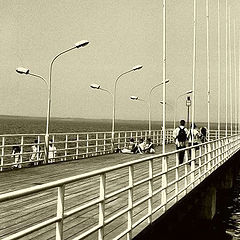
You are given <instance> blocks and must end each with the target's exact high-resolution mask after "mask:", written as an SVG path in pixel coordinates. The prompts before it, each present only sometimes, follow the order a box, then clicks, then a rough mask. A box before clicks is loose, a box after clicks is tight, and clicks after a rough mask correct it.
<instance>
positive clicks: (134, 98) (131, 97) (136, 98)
mask: <svg viewBox="0 0 240 240" xmlns="http://www.w3.org/2000/svg"><path fill="white" fill-rule="evenodd" d="M130 99H131V100H138V97H137V96H130Z"/></svg>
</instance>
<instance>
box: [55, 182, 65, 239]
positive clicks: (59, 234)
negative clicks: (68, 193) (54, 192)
mask: <svg viewBox="0 0 240 240" xmlns="http://www.w3.org/2000/svg"><path fill="white" fill-rule="evenodd" d="M64 194H65V185H62V186H60V187H58V198H57V217H58V218H60V219H59V220H58V222H57V223H56V240H63V219H64Z"/></svg>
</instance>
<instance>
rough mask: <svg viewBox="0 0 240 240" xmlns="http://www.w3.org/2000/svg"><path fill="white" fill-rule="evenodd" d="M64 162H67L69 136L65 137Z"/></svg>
mask: <svg viewBox="0 0 240 240" xmlns="http://www.w3.org/2000/svg"><path fill="white" fill-rule="evenodd" d="M64 148H65V149H64V161H67V149H68V135H67V134H66V137H65V147H64Z"/></svg>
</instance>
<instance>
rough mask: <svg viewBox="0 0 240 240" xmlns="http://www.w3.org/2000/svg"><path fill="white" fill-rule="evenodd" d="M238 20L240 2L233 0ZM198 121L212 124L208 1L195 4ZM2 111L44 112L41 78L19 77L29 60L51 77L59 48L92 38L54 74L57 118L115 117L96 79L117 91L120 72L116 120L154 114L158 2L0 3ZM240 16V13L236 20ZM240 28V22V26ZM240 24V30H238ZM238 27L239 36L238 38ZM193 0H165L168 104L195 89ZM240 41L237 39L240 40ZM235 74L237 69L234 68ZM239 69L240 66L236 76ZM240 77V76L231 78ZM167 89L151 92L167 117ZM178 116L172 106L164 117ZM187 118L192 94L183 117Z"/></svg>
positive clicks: (213, 42)
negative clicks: (96, 86) (164, 95)
mask: <svg viewBox="0 0 240 240" xmlns="http://www.w3.org/2000/svg"><path fill="white" fill-rule="evenodd" d="M220 2H221V46H222V47H221V55H222V62H221V66H222V71H221V83H222V95H221V99H222V104H221V118H222V120H223V121H224V120H225V117H224V116H225V0H220ZM229 4H230V5H231V6H232V20H233V19H235V18H236V16H238V15H239V11H240V1H239V0H229ZM197 5H198V12H197V15H198V16H197V18H198V20H197V24H198V26H197V76H196V121H206V120H207V79H206V20H205V19H206V18H205V1H204V0H197ZM0 12H1V25H0V30H1V32H0V53H1V57H0V72H1V75H0V81H1V88H0V98H1V103H2V104H1V109H0V114H1V115H23V116H42V117H44V116H45V115H46V108H47V91H46V90H47V89H46V86H45V85H44V84H43V82H41V81H40V80H39V79H37V78H33V77H31V76H26V75H18V74H17V73H16V72H15V69H16V67H18V66H23V67H27V68H29V69H30V71H31V72H33V73H37V74H40V75H42V76H43V77H45V78H46V79H47V80H48V74H49V64H50V62H51V60H52V58H53V57H54V56H55V55H56V54H58V53H59V52H61V51H63V50H65V49H68V48H69V47H71V46H73V45H74V43H75V42H78V41H79V40H82V39H87V40H89V41H90V44H89V45H88V46H86V47H85V48H80V49H76V50H73V51H71V52H69V53H67V54H66V55H63V56H61V57H59V58H58V59H57V61H56V62H55V63H54V66H53V76H52V89H53V92H52V116H54V117H83V118H111V117H112V115H111V114H112V99H111V97H110V95H108V94H107V93H105V92H102V91H97V90H93V89H91V88H90V87H89V85H90V84H91V83H98V84H100V85H101V86H102V87H103V88H106V89H108V90H109V91H111V92H112V91H113V87H114V81H115V79H116V78H117V76H118V75H119V74H121V73H123V72H125V71H127V70H129V69H131V68H132V67H133V66H135V65H138V64H142V65H143V66H144V67H143V69H142V70H140V71H136V72H132V73H130V74H128V75H125V76H124V77H122V78H121V79H120V80H119V84H118V87H117V105H116V117H117V118H118V119H136V120H144V119H147V116H148V115H147V105H146V103H144V102H137V101H131V100H130V99H129V96H131V95H135V96H139V97H140V98H142V99H146V101H148V95H149V91H150V89H151V88H152V87H153V86H155V85H156V84H158V83H160V82H161V81H162V1H161V0H150V1H149V0H69V1H63V0H34V1H32V0H11V1H7V0H0ZM237 20H238V19H237ZM237 26H238V25H237ZM237 29H238V27H237ZM238 35H239V34H238V33H237V37H238ZM192 41H193V0H167V78H169V79H170V82H169V83H168V85H167V102H168V103H169V104H171V105H174V103H175V99H176V97H177V96H178V95H180V94H182V93H184V92H185V91H187V90H189V89H191V88H192ZM237 42H238V41H237ZM237 48H238V44H237ZM210 51H211V56H210V57H211V62H210V65H211V120H213V121H216V119H217V111H216V109H217V0H210ZM232 73H233V76H234V69H232ZM237 74H238V72H237ZM232 82H233V83H234V78H232ZM161 100H162V88H161V87H160V88H158V89H156V90H155V91H154V92H153V94H152V99H151V101H152V119H153V120H159V119H162V105H161V104H160V103H159V102H160V101H161ZM172 118H173V107H171V106H170V105H168V109H167V119H168V120H170V119H172ZM180 118H186V106H185V98H181V99H180V100H179V102H178V114H177V119H180Z"/></svg>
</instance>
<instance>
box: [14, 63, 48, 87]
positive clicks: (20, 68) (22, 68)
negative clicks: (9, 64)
mask: <svg viewBox="0 0 240 240" xmlns="http://www.w3.org/2000/svg"><path fill="white" fill-rule="evenodd" d="M16 72H17V73H19V74H26V75H30V76H34V77H37V78H40V79H41V80H43V82H44V83H45V84H46V85H47V86H48V83H47V81H46V80H45V79H44V78H43V77H42V76H40V75H38V74H35V73H31V72H30V70H29V69H27V68H24V67H18V68H17V69H16Z"/></svg>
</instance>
